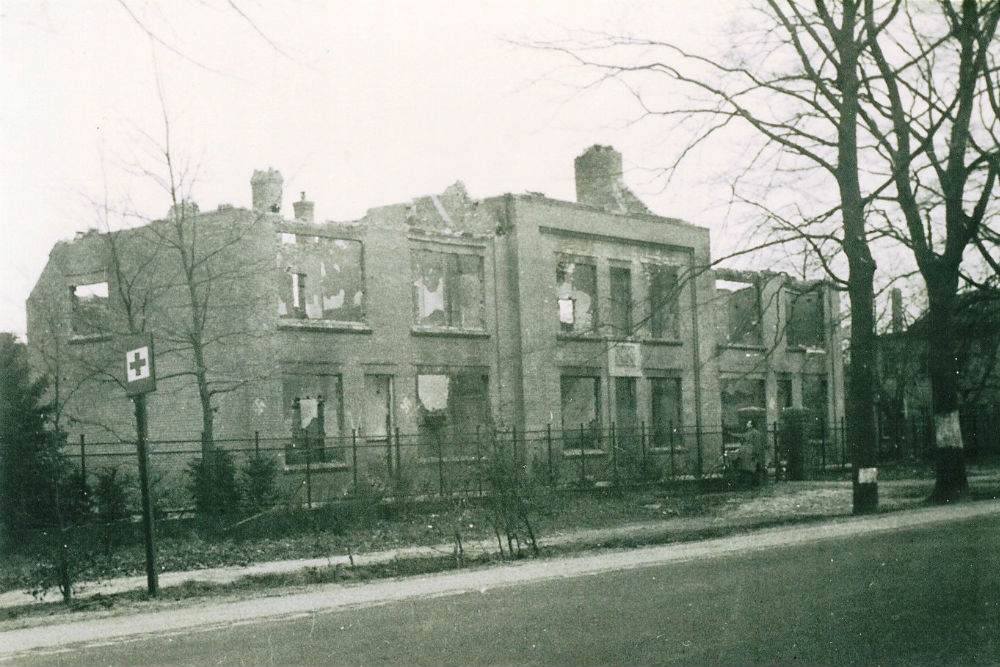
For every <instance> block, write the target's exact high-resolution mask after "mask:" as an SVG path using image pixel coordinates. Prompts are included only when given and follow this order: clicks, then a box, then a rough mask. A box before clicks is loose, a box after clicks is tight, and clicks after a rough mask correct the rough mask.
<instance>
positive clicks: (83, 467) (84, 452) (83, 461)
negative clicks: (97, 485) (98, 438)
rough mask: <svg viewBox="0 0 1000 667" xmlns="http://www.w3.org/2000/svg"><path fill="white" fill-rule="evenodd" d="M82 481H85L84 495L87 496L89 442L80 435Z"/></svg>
mask: <svg viewBox="0 0 1000 667" xmlns="http://www.w3.org/2000/svg"><path fill="white" fill-rule="evenodd" d="M80 479H81V480H83V489H82V490H83V494H84V495H87V441H86V440H85V438H84V435H83V433H81V434H80Z"/></svg>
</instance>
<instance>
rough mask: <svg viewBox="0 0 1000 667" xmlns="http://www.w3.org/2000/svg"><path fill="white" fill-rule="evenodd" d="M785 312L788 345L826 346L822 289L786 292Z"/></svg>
mask: <svg viewBox="0 0 1000 667" xmlns="http://www.w3.org/2000/svg"><path fill="white" fill-rule="evenodd" d="M785 313H786V315H785V317H786V333H787V337H788V345H790V346H792V347H817V348H822V347H825V344H826V342H825V340H824V336H823V293H822V291H820V290H812V291H809V292H792V291H788V292H786V293H785Z"/></svg>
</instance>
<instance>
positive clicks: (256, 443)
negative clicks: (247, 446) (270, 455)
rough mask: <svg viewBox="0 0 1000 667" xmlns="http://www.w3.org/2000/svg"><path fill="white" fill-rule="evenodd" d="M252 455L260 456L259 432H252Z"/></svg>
mask: <svg viewBox="0 0 1000 667" xmlns="http://www.w3.org/2000/svg"><path fill="white" fill-rule="evenodd" d="M253 453H254V456H260V431H254V432H253Z"/></svg>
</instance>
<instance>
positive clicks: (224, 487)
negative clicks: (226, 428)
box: [188, 449, 240, 518]
mask: <svg viewBox="0 0 1000 667" xmlns="http://www.w3.org/2000/svg"><path fill="white" fill-rule="evenodd" d="M188 476H189V478H190V479H189V481H188V491H190V492H191V496H192V498H193V499H194V507H195V511H196V512H197V513H198V514H199V515H200V516H203V517H216V518H217V517H220V516H223V515H227V514H231V513H233V512H236V511H237V510H238V509H239V505H240V490H239V486H238V484H237V481H236V463H235V461H234V460H233V455H232V454H230V453H229V452H227V451H226V450H224V449H216V450H214V451H212V452H210V453H209V454H207V455H206V456H204V457H202V458H200V459H195V460H194V461H192V462H191V463H190V464H188Z"/></svg>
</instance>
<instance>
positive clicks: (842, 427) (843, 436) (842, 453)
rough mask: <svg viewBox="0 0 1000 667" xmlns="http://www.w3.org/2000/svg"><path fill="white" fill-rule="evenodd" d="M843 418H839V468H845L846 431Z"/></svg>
mask: <svg viewBox="0 0 1000 667" xmlns="http://www.w3.org/2000/svg"><path fill="white" fill-rule="evenodd" d="M845 426H846V425H845V422H844V418H843V417H841V418H840V467H841V468H846V467H847V429H846V428H845Z"/></svg>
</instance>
